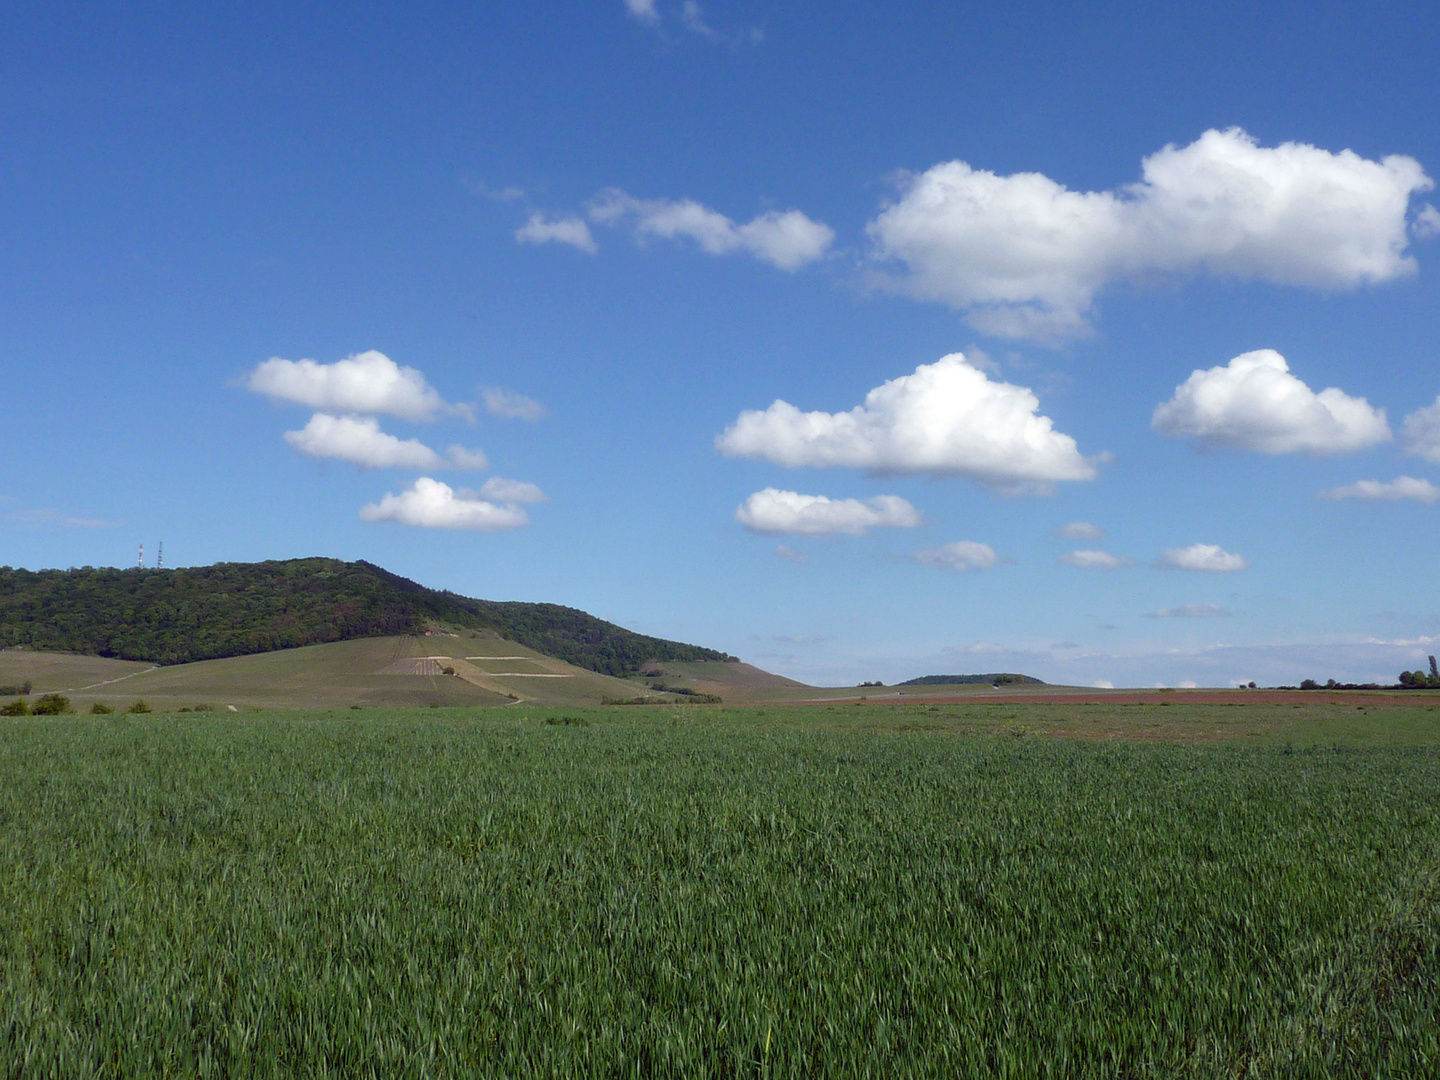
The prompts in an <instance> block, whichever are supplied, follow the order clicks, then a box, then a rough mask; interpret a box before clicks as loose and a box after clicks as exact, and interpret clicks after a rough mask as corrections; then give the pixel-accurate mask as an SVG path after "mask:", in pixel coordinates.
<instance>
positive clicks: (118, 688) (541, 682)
mask: <svg viewBox="0 0 1440 1080" xmlns="http://www.w3.org/2000/svg"><path fill="white" fill-rule="evenodd" d="M482 655H493V656H524V657H525V658H526V659H523V660H518V661H516V660H505V661H489V660H471V661H466V660H465V659H464V658H465V657H466V656H482ZM431 656H442V657H445V658H447V659H445V660H443V661H441V662H440V664H439V665H437V666H451V667H454V668H456V669H457V671H459V672H460V673H461V676H462V677H452V676H448V675H443V674H438V673H437V674H429V675H425V674H392V673H389V672H387V671H386V669H387V668H392V669H393V668H394V667H395V666H396V663H397V661H403V660H406V659H413V658H425V657H431ZM30 671H36V672H41V671H43V672H45V673H46V681H44V682H43V683H42V682H41V681H39V680H38V679H37V680H36V682H35V688H34V689H35V692H36V693H40V692H42V691H45V690H64V691H66V692H67V693H68V696H69V697H70V698H71V699H72V702H73V704H74V706H75V708H77V709H78V710H80V711H84V710H86V709H88V708H89V707H90V705H91V704H92V703H94V702H97V701H98V702H103V703H105V704H108V705H111V706H114V707H118V708H125V707H128V706H129V705H131V704H132V703H133V702H134V701H135V700H136V699H137V698H138V699H143V700H144V701H145V702H146V703H147V704H149V705H150V706H151V707H152V708H154V709H156V710H160V711H163V710H167V709H168V710H174V709H178V708H181V707H193V706H195V705H210V706H213V707H215V708H222V709H223V708H225V707H226V706H229V705H233V706H235V707H236V708H237V709H253V708H269V709H275V708H280V709H304V708H316V709H324V708H343V707H345V706H348V705H362V706H400V707H404V706H425V705H431V704H434V705H442V706H448V705H495V704H507V703H508V702H509V701H510V700H511V697H510V695H514V697H515V698H518V699H520V700H522V701H537V702H540V703H543V704H553V705H598V704H600V703H601V701H602V700H604V699H605V698H606V697H630V696H633V695H634V694H636V693H637V692H639V691H640V690H641V689H643V685H641V684H637V683H635V682H634V681H629V680H621V679H614V678H611V677H610V676H607V675H599V674H596V673H595V672H593V671H586V670H585V669H584V668H577V667H574V666H572V665H570V664H565V663H562V662H561V661H558V660H555V659H553V658H551V657H547V656H544V655H542V654H540V653H537V652H535V651H534V650H533V649H527V648H526V647H525V646H523V645H517V644H516V643H515V642H513V641H505V640H503V639H501V638H498V637H496V636H495V635H493V634H483V633H480V632H478V631H472V632H464V633H457V634H455V635H453V636H452V635H448V634H443V633H437V634H434V635H433V636H424V635H412V636H405V637H389V638H362V639H360V640H358V641H342V642H334V643H332V644H327V645H307V646H304V647H301V648H298V649H282V650H279V651H276V652H267V653H259V654H257V655H254V656H236V657H227V658H225V659H223V660H202V661H199V662H197V663H193V664H176V665H170V666H166V667H155V666H154V665H150V664H143V663H132V662H126V661H111V660H102V659H98V658H96V657H86V656H71V655H67V654H46V653H30V652H20V651H15V650H7V651H5V652H0V683H3V682H4V681H6V680H8V679H10V678H12V677H14V678H17V679H18V678H22V677H28V676H20V675H18V674H16V675H14V676H12V675H11V674H10V673H11V672H15V673H19V672H30ZM512 672H524V673H535V674H545V675H559V676H561V677H560V678H531V677H526V675H520V676H513V677H507V675H509V673H512ZM119 675H126V676H128V677H127V678H124V679H122V680H120V681H116V682H113V683H108V684H104V685H95V686H91V685H90V684H92V683H97V682H99V681H100V679H101V678H104V679H112V678H116V677H117V676H119ZM497 675H498V677H497ZM86 687H88V689H87V688H86Z"/></svg>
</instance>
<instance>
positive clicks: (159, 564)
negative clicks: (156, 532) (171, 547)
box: [155, 540, 165, 570]
mask: <svg viewBox="0 0 1440 1080" xmlns="http://www.w3.org/2000/svg"><path fill="white" fill-rule="evenodd" d="M155 569H156V570H164V569H165V541H164V540H161V541H160V550H159V551H157V552H156V553H155Z"/></svg>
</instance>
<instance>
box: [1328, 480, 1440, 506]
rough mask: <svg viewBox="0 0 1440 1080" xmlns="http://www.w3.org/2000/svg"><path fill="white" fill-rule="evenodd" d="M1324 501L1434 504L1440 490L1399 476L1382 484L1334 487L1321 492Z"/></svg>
mask: <svg viewBox="0 0 1440 1080" xmlns="http://www.w3.org/2000/svg"><path fill="white" fill-rule="evenodd" d="M1320 497H1321V498H1322V499H1362V500H1365V501H1367V502H1376V501H1381V500H1385V501H1390V502H1394V501H1397V500H1399V499H1412V500H1414V501H1415V502H1422V503H1433V502H1436V501H1440V488H1437V487H1436V486H1435V485H1434V484H1432V483H1430V481H1429V480H1417V479H1416V478H1415V477H1413V476H1397V477H1396V478H1395V479H1394V480H1390V481H1388V482H1385V483H1382V482H1381V481H1379V480H1357V481H1356V482H1355V483H1353V484H1346V485H1345V486H1344V487H1334V488H1330V489H1329V490H1327V491H1322V492H1320Z"/></svg>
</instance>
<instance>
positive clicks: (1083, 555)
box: [1060, 551, 1135, 570]
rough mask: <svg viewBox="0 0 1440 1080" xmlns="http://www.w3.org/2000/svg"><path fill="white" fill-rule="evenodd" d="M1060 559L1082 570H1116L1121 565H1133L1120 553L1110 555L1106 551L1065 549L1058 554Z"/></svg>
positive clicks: (1067, 564)
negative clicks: (1062, 553)
mask: <svg viewBox="0 0 1440 1080" xmlns="http://www.w3.org/2000/svg"><path fill="white" fill-rule="evenodd" d="M1060 561H1061V562H1062V563H1064V564H1065V565H1066V566H1078V567H1080V568H1081V569H1082V570H1118V569H1120V568H1121V567H1122V566H1133V565H1135V564H1134V562H1133V561H1132V560H1130V559H1127V558H1125V557H1124V556H1122V555H1111V554H1110V553H1109V552H1108V551H1067V552H1066V553H1065V554H1064V555H1061V556H1060Z"/></svg>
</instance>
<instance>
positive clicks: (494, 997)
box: [0, 703, 1440, 1077]
mask: <svg viewBox="0 0 1440 1080" xmlns="http://www.w3.org/2000/svg"><path fill="white" fill-rule="evenodd" d="M1047 710H1048V711H1047ZM1064 713H1065V710H1064V709H1063V708H1062V707H1058V706H1054V707H1041V706H1033V707H1026V706H1023V705H1019V706H1012V705H988V706H987V705H972V706H963V707H962V706H936V705H931V706H905V707H899V706H884V707H879V706H871V707H856V706H839V705H837V706H828V707H826V706H816V707H808V708H787V709H777V708H751V709H729V708H715V707H681V708H643V709H614V708H612V709H595V710H584V711H574V710H572V711H568V712H565V711H555V710H547V709H539V708H535V707H532V706H531V705H529V704H524V703H522V704H521V705H519V706H508V707H505V708H497V709H490V710H474V709H459V710H449V709H438V710H437V709H422V710H416V711H408V712H407V711H392V710H367V711H365V712H362V713H354V712H350V711H348V710H347V711H345V712H340V713H329V714H326V713H262V714H242V715H240V716H238V717H237V716H232V715H224V716H216V715H200V716H196V715H194V714H190V715H187V716H158V715H156V716H142V717H134V716H118V717H88V716H86V717H75V716H71V717H64V718H60V719H55V720H50V719H38V718H27V719H16V720H12V721H9V722H7V723H6V724H5V725H4V726H3V727H0V826H3V827H0V972H3V978H0V1032H3V1033H4V1037H3V1039H0V1075H8V1076H24V1075H54V1076H89V1075H113V1076H127V1077H149V1076H164V1075H200V1076H237V1075H239V1076H266V1077H268V1076H291V1075H335V1076H342V1075H343V1076H417V1077H419V1076H469V1075H497V1076H504V1075H509V1076H522V1075H523V1076H574V1075H638V1076H687V1077H691V1076H737V1075H739V1076H762V1075H764V1076H778V1075H788V1076H802V1075H805V1076H810V1075H822V1076H823V1075H829V1076H854V1075H864V1074H869V1075H874V1076H902V1075H913V1076H947V1077H948V1076H997V1075H1009V1076H1055V1077H1061V1076H1064V1077H1077V1076H1079V1077H1084V1076H1095V1077H1101V1076H1114V1077H1121V1076H1124V1077H1137V1076H1157V1077H1158V1076H1192V1075H1193V1076H1276V1077H1280V1076H1285V1077H1290V1076H1306V1075H1309V1076H1347V1075H1353V1076H1422V1075H1435V1074H1436V1073H1437V1070H1440V1027H1437V1025H1436V1024H1435V1023H1434V1016H1435V1015H1436V1010H1437V1009H1440V953H1437V948H1440V945H1437V943H1440V876H1437V869H1440V749H1437V747H1440V721H1437V718H1440V712H1436V711H1435V710H1434V709H1431V708H1428V707H1419V708H1417V707H1410V708H1406V709H1392V710H1379V711H1374V712H1364V711H1361V710H1357V709H1355V708H1353V707H1351V708H1340V707H1333V706H1320V707H1315V708H1313V709H1308V710H1306V709H1299V710H1297V709H1291V708H1270V709H1238V708H1226V707H1214V708H1210V709H1208V710H1207V709H1205V708H1199V707H1191V708H1188V709H1184V710H1181V709H1175V708H1159V707H1156V708H1142V707H1135V706H1129V707H1116V708H1106V707H1102V706H1095V707H1093V708H1092V709H1091V712H1090V713H1089V714H1088V715H1076V716H1074V717H1071V718H1069V719H1067V718H1066V716H1065V715H1064ZM1079 713H1080V714H1084V713H1085V710H1084V709H1081V710H1079ZM1152 725H1159V726H1158V727H1157V726H1152ZM1187 731H1190V732H1199V734H1198V735H1197V736H1196V737H1194V738H1190V737H1188V736H1187ZM1056 735H1078V736H1082V737H1079V738H1057V737H1054V736H1056ZM1135 736H1139V737H1138V738H1137V737H1135ZM1177 740H1179V741H1177Z"/></svg>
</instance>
